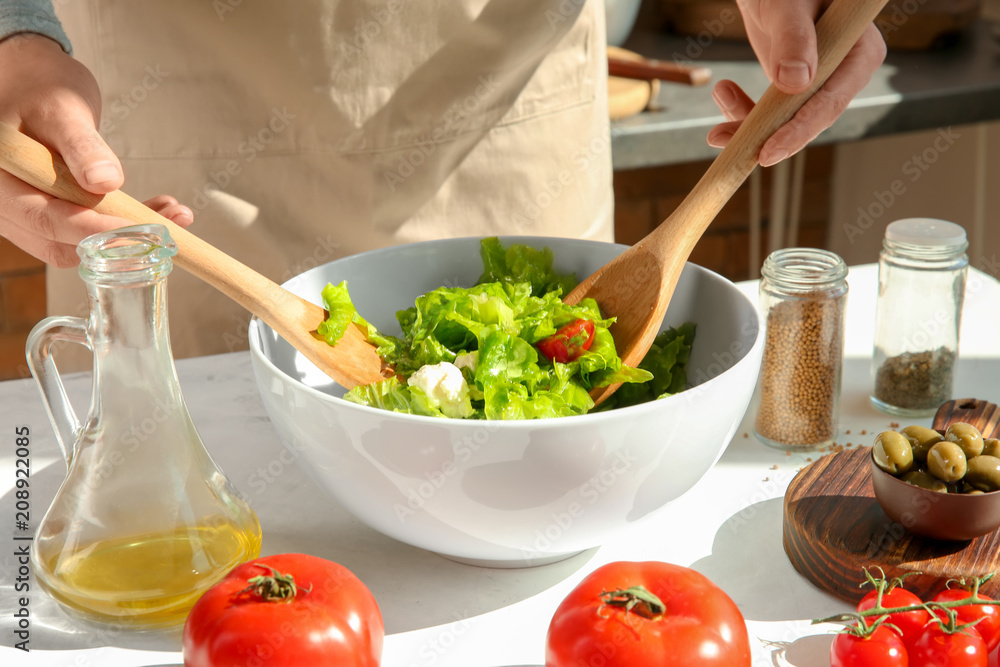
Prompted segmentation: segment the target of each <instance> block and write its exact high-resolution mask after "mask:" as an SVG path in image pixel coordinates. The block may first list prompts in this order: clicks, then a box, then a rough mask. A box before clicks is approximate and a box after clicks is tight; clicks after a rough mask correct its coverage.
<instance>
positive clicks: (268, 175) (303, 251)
mask: <svg viewBox="0 0 1000 667" xmlns="http://www.w3.org/2000/svg"><path fill="white" fill-rule="evenodd" d="M56 6H57V9H58V11H59V14H60V17H61V18H62V19H63V21H64V23H65V25H66V28H67V32H68V33H69V35H70V38H71V39H72V40H73V43H74V49H75V55H76V56H77V57H78V58H79V59H80V60H81V61H83V62H84V63H85V64H86V65H88V66H89V67H90V68H91V69H92V71H93V72H94V74H95V75H96V77H97V79H98V81H99V83H100V85H101V89H102V91H103V99H104V111H103V119H102V123H101V129H102V133H103V134H104V136H105V137H106V138H107V140H108V142H109V143H110V145H111V147H112V148H113V149H114V150H115V151H116V152H117V154H118V155H119V157H120V158H121V160H122V164H123V166H124V170H125V179H126V180H125V187H124V188H123V189H124V190H125V191H126V192H128V193H129V194H131V195H132V196H134V197H137V198H139V199H146V198H148V197H151V196H153V195H156V194H161V193H162V194H172V195H174V196H176V197H177V198H178V199H180V200H181V201H182V202H183V203H185V204H187V205H189V206H191V208H192V209H193V210H194V212H195V225H194V226H193V227H192V228H191V230H192V231H193V232H194V233H196V234H198V235H199V236H201V237H202V238H205V239H206V240H207V241H209V242H210V243H212V244H214V245H215V246H217V247H219V248H221V249H222V250H224V251H225V252H227V253H229V254H231V255H233V256H235V257H237V258H238V259H240V260H241V261H243V262H244V263H246V264H247V265H249V266H251V267H253V268H255V269H256V270H258V271H260V272H261V273H264V274H265V275H267V276H269V277H271V278H272V279H274V280H277V281H278V282H282V281H284V280H287V279H288V278H290V277H291V276H293V275H296V274H297V273H300V272H302V271H305V270H307V269H309V268H311V267H313V266H316V265H318V264H321V263H323V262H326V261H329V260H332V259H335V258H337V257H341V256H344V255H348V254H352V253H357V252H360V251H364V250H369V249H372V248H376V247H380V246H385V245H391V244H396V243H406V242H411V241H420V240H426V239H432V238H439V237H448V236H468V235H492V234H530V235H552V236H574V237H581V238H592V239H601V240H611V238H612V233H613V220H612V192H611V155H610V144H609V138H608V121H607V109H606V90H605V86H606V81H605V79H604V77H603V75H602V69H603V59H604V54H605V50H604V45H605V42H604V39H605V38H604V13H603V12H604V8H603V3H602V2H600V0H597V1H594V0H591V1H589V2H587V1H586V0H447V1H446V2H431V1H429V0H424V1H418V0H294V1H292V2H277V1H273V2H264V1H263V0H144V1H142V2H137V1H136V0H76V1H74V2H65V3H59V2H56ZM48 278H49V280H48V304H49V312H50V313H51V314H78V313H81V312H85V311H86V306H85V305H83V303H84V292H83V287H82V282H81V281H80V279H79V277H78V276H77V274H76V272H75V270H50V271H49V274H48ZM168 292H169V297H170V321H171V339H172V344H173V347H174V351H175V354H176V356H177V357H186V356H197V355H205V354H214V353H220V352H227V351H231V350H236V349H243V348H245V346H246V325H247V321H248V319H249V315H248V314H247V313H246V312H245V311H244V310H242V309H241V308H240V307H239V306H237V305H236V304H234V303H233V302H231V301H230V300H229V299H227V298H226V297H225V296H223V295H221V294H220V293H218V292H216V291H215V290H214V289H212V288H209V287H208V286H206V285H204V284H203V283H201V282H200V281H198V280H196V279H195V278H192V277H191V276H190V275H188V274H187V273H185V272H184V271H183V270H180V269H178V270H175V271H174V272H173V274H172V275H171V277H170V283H169V290H168ZM318 296H319V295H317V299H318ZM67 352H68V350H67ZM63 356H66V355H63ZM63 364H64V365H65V362H63Z"/></svg>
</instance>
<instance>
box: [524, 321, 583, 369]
mask: <svg viewBox="0 0 1000 667" xmlns="http://www.w3.org/2000/svg"><path fill="white" fill-rule="evenodd" d="M593 343H594V323H593V322H592V321H590V320H584V319H576V320H573V321H572V322H570V323H569V324H565V325H563V326H562V327H560V328H559V329H558V330H557V331H556V332H555V333H554V334H552V335H551V336H548V337H546V338H543V339H542V340H540V341H538V342H537V343H535V347H537V348H538V351H539V352H541V353H542V354H543V355H545V358H546V359H548V360H549V361H558V362H559V363H561V364H565V363H568V362H570V361H575V360H576V359H577V358H579V356H580V355H581V354H583V353H584V352H586V351H587V350H589V349H590V346H591V345H592V344H593Z"/></svg>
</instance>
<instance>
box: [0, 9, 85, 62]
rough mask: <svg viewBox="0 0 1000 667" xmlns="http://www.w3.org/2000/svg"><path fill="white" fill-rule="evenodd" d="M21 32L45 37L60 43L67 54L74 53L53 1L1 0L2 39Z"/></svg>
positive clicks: (0, 36)
mask: <svg viewBox="0 0 1000 667" xmlns="http://www.w3.org/2000/svg"><path fill="white" fill-rule="evenodd" d="M19 32H35V33H38V34H40V35H45V36H46V37H50V38H52V39H54V40H55V41H57V42H59V44H61V45H62V47H63V50H65V51H66V53H72V52H73V48H72V46H71V45H70V43H69V38H68V37H67V36H66V32H65V31H64V30H63V27H62V23H60V22H59V18H58V17H57V16H56V12H55V9H54V8H53V7H52V0H0V39H3V38H4V37H9V36H10V35H14V34H17V33H19Z"/></svg>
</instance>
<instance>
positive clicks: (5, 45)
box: [0, 33, 193, 267]
mask: <svg viewBox="0 0 1000 667" xmlns="http://www.w3.org/2000/svg"><path fill="white" fill-rule="evenodd" d="M100 116H101V96H100V91H99V90H98V87H97V82H96V81H95V80H94V77H93V75H92V74H91V73H90V71H89V70H87V68H86V67H84V66H83V65H82V64H81V63H80V62H78V61H77V60H74V59H73V58H72V57H70V56H69V55H67V54H66V53H65V52H64V51H63V50H62V47H60V46H59V45H58V44H57V43H56V42H54V41H52V40H50V39H49V38H47V37H43V36H41V35H35V34H30V33H24V34H19V35H14V36H12V37H8V38H6V39H4V40H2V41H0V121H3V122H5V123H8V124H10V125H13V126H15V127H17V128H19V129H20V130H21V131H22V132H24V133H25V134H27V135H29V136H31V137H33V138H34V139H36V140H38V141H40V142H41V143H43V144H45V145H46V146H48V147H49V149H51V150H52V151H54V152H56V153H58V154H59V155H61V156H62V158H63V160H65V161H66V164H67V166H68V167H69V169H70V171H71V172H72V174H73V176H74V177H75V178H76V180H77V182H78V183H79V184H80V185H81V186H82V187H83V188H84V189H85V190H88V191H89V192H93V193H94V194H107V193H108V192H111V191H113V190H117V189H118V188H120V187H121V186H122V184H123V182H124V177H123V174H122V168H121V163H120V162H119V161H118V157H117V156H116V155H115V154H114V152H113V151H112V150H111V149H110V148H109V147H108V145H107V144H106V143H105V142H104V139H102V138H101V135H100V134H99V133H98V131H97V127H98V123H99V121H100ZM146 204H147V205H148V206H150V207H151V208H153V209H154V210H156V211H158V212H160V213H161V214H163V215H165V216H167V217H168V218H171V219H172V220H173V221H174V222H176V223H177V224H179V225H182V226H187V225H188V224H190V223H191V222H192V220H193V215H192V213H191V210H190V209H188V208H187V207H186V206H182V205H180V204H178V203H177V200H176V199H174V198H172V197H167V196H160V197H154V198H153V199H150V200H149V201H147V202H146ZM126 224H129V223H128V222H126V221H123V220H122V219H121V218H116V217H112V216H108V215H102V214H100V213H96V212H94V211H92V210H90V209H88V208H83V207H80V206H76V205H74V204H70V203H68V202H65V201H62V200H59V199H56V198H54V197H50V196H49V195H46V194H44V193H42V192H40V191H38V190H36V189H35V188H33V187H31V186H29V185H27V184H26V183H24V182H22V181H21V180H19V179H18V178H15V177H14V176H11V175H10V174H8V173H7V172H5V171H2V170H0V236H3V237H5V238H6V239H8V240H9V241H11V242H12V243H14V244H15V245H17V246H19V247H21V248H22V249H23V250H25V251H26V252H28V253H30V254H32V255H34V256H35V257H37V258H38V259H40V260H42V261H44V262H46V263H48V264H54V265H56V266H60V267H66V266H74V265H75V264H76V263H77V262H78V258H77V256H76V244H77V243H78V242H80V241H81V240H82V239H84V238H85V237H87V236H89V235H90V234H94V233H97V232H100V231H105V230H108V229H115V228H117V227H122V226H124V225H126Z"/></svg>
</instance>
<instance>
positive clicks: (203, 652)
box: [184, 554, 385, 667]
mask: <svg viewBox="0 0 1000 667" xmlns="http://www.w3.org/2000/svg"><path fill="white" fill-rule="evenodd" d="M272 568H273V570H272ZM288 578H294V582H293V584H292V585H291V586H289V582H288ZM264 589H272V590H274V591H278V592H280V593H281V594H284V595H286V597H285V598H284V599H281V598H277V599H273V598H272V599H268V597H269V595H268V594H267V593H266V592H265V594H264V596H263V597H262V595H261V591H262V590H264ZM384 637H385V629H384V626H383V625H382V614H381V613H380V612H379V608H378V605H377V604H376V602H375V598H374V597H372V594H371V592H370V591H369V590H368V588H366V587H365V585H364V584H363V583H361V580H360V579H358V578H357V577H356V576H354V574H352V573H351V572H350V571H349V570H348V569H347V568H345V567H343V566H341V565H338V564H337V563H333V562H330V561H328V560H324V559H322V558H317V557H316V556H309V555H306V554H280V555H276V556H265V557H264V558H258V559H257V560H254V561H250V562H248V563H244V564H243V565H240V566H239V567H236V568H234V569H233V570H232V571H231V572H230V573H229V574H228V575H226V577H225V578H224V579H223V580H222V581H220V582H219V583H218V584H216V585H215V586H213V587H212V588H210V589H209V590H208V591H206V592H205V594H204V595H202V596H201V598H200V599H199V600H198V602H197V603H195V605H194V607H193V608H192V609H191V613H190V614H189V615H188V618H187V622H186V623H185V624H184V664H185V665H186V666H187V667H230V666H232V665H237V664H239V665H260V666H261V667H263V666H268V667H270V666H274V667H278V666H280V667H285V666H289V667H291V666H298V665H338V667H377V666H378V664H379V661H380V660H381V658H382V640H383V638H384Z"/></svg>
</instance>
